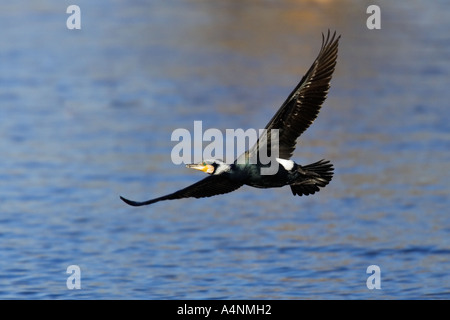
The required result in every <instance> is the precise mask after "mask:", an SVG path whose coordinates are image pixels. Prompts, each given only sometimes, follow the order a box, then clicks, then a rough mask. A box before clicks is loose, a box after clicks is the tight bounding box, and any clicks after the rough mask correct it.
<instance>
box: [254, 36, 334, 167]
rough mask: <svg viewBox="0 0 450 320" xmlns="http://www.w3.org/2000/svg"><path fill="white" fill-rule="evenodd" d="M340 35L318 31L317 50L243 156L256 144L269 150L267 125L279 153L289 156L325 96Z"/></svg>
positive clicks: (285, 156) (312, 119)
mask: <svg viewBox="0 0 450 320" xmlns="http://www.w3.org/2000/svg"><path fill="white" fill-rule="evenodd" d="M339 39H340V36H338V37H336V32H334V34H333V35H332V36H331V37H330V31H328V34H327V37H326V39H325V35H323V34H322V47H321V49H320V52H319V54H318V56H317V58H316V60H315V61H314V63H313V64H312V66H311V67H310V68H309V70H308V72H307V73H306V74H305V75H304V76H303V78H302V79H301V81H300V82H299V84H298V85H297V86H296V87H295V89H294V90H293V91H292V92H291V94H290V95H289V96H288V98H287V99H286V101H284V103H283V104H282V105H281V107H280V109H279V110H278V111H277V113H276V114H275V115H274V116H273V118H272V119H271V120H270V121H269V123H268V124H267V125H266V127H265V129H266V132H265V135H266V136H265V137H263V138H262V139H261V137H260V139H259V140H258V142H257V143H256V144H255V146H253V147H252V148H251V149H250V151H249V152H247V154H246V156H247V157H248V156H249V154H250V155H251V156H254V154H255V153H256V152H258V151H259V149H260V148H262V147H265V148H267V149H266V150H271V149H270V147H271V145H270V143H271V139H270V133H271V131H270V130H271V129H278V130H279V131H278V133H279V137H278V138H279V140H278V141H279V151H278V152H279V157H280V158H282V159H289V158H290V157H291V156H292V154H293V152H294V150H295V146H296V143H297V138H298V137H299V136H300V135H301V134H302V133H303V132H304V131H305V130H306V129H308V127H309V126H310V125H311V124H312V123H313V121H314V120H315V119H316V118H317V115H318V114H319V111H320V108H321V107H322V104H323V102H324V101H325V99H326V97H327V93H328V90H329V88H330V80H331V77H332V74H333V72H334V68H335V66H336V59H337V52H338V43H339Z"/></svg>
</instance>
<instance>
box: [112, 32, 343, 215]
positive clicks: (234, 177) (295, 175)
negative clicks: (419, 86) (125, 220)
mask: <svg viewBox="0 0 450 320" xmlns="http://www.w3.org/2000/svg"><path fill="white" fill-rule="evenodd" d="M339 39H340V36H338V37H336V32H334V34H333V35H332V36H330V31H328V34H327V37H326V38H325V36H324V34H322V47H321V49H320V52H319V54H318V56H317V58H316V60H315V61H314V63H313V64H312V66H311V67H310V68H309V70H308V72H307V73H306V74H305V75H304V76H303V78H302V79H301V81H300V83H299V84H298V85H297V86H296V87H295V89H294V90H293V91H292V92H291V94H290V95H289V96H288V98H287V99H286V101H285V102H284V103H283V104H282V106H281V107H280V109H279V110H278V112H277V113H276V114H275V115H274V117H273V118H272V119H271V120H270V121H269V123H268V124H267V125H266V128H265V129H267V130H266V131H265V133H264V134H263V135H261V136H260V137H259V139H258V141H257V142H256V144H255V145H254V146H253V147H252V148H250V149H249V150H247V151H246V152H245V153H244V154H242V155H241V156H239V157H238V158H237V159H236V160H235V161H234V163H233V164H226V163H224V162H222V161H220V160H205V161H204V162H202V163H199V164H188V165H187V167H188V168H192V169H197V170H200V171H203V172H205V173H208V174H209V176H208V177H206V178H205V179H203V180H200V181H199V182H197V183H195V184H193V185H191V186H189V187H186V188H184V189H181V190H179V191H177V192H174V193H171V194H169V195H165V196H162V197H159V198H155V199H151V200H147V201H143V202H136V201H131V200H128V199H125V198H123V197H120V198H121V199H122V200H123V201H125V202H126V203H127V204H129V205H131V206H143V205H148V204H152V203H155V202H158V201H163V200H174V199H182V198H190V197H194V198H204V197H211V196H215V195H219V194H224V193H228V192H231V191H234V190H236V189H238V188H240V187H241V186H243V185H249V186H252V187H256V188H275V187H282V186H285V185H289V186H290V187H291V190H292V194H293V195H294V196H295V195H299V196H301V195H310V194H314V193H315V192H317V191H319V190H320V189H319V188H320V187H322V188H323V187H325V186H326V185H327V184H328V183H329V182H330V181H331V179H332V177H333V165H332V164H331V163H330V162H329V161H326V160H320V161H318V162H315V163H312V164H309V165H306V166H301V165H299V164H297V163H295V162H294V161H292V160H290V158H291V156H292V154H293V152H294V149H295V146H296V142H297V138H298V137H299V136H300V135H301V134H302V133H303V132H304V131H305V130H306V129H307V128H308V127H309V126H310V125H311V124H312V123H313V121H314V120H315V119H316V117H317V115H318V113H319V111H320V108H321V106H322V103H323V102H324V101H325V98H326V96H327V93H328V90H329V88H330V80H331V76H332V74H333V71H334V68H335V66H336V59H337V52H338V42H339ZM271 129H278V155H279V157H278V158H276V161H277V162H278V164H277V171H276V173H275V174H269V175H263V174H261V169H262V168H266V167H267V166H268V165H264V164H262V163H261V161H260V158H259V156H258V155H259V153H258V152H259V150H260V149H261V148H268V149H269V150H271V149H270V147H271V143H270V142H271V141H272V139H271V132H272V131H271ZM268 149H265V150H268ZM250 159H257V161H249V160H250Z"/></svg>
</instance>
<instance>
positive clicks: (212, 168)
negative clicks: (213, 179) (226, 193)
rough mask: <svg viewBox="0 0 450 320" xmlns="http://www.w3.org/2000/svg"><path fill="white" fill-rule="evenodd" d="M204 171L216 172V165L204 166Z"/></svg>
mask: <svg viewBox="0 0 450 320" xmlns="http://www.w3.org/2000/svg"><path fill="white" fill-rule="evenodd" d="M202 171H203V172H206V173H209V174H211V173H213V172H214V166H212V165H210V164H207V165H205V166H204V167H203V170H202Z"/></svg>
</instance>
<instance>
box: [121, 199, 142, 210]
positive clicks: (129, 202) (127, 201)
mask: <svg viewBox="0 0 450 320" xmlns="http://www.w3.org/2000/svg"><path fill="white" fill-rule="evenodd" d="M120 199H121V200H122V201H123V202H125V203H126V204H128V205H130V206H133V207H138V206H140V205H141V204H140V203H139V202H136V201H132V200H128V199H127V198H124V197H122V196H120Z"/></svg>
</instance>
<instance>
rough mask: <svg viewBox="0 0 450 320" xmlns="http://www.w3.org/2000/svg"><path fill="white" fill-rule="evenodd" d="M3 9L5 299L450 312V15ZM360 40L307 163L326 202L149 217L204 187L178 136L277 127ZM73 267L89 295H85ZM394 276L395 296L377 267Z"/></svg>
mask: <svg viewBox="0 0 450 320" xmlns="http://www.w3.org/2000/svg"><path fill="white" fill-rule="evenodd" d="M77 4H78V5H79V6H80V8H81V15H82V29H81V30H78V31H76V30H72V31H71V30H68V29H67V28H66V25H65V23H66V19H67V17H68V14H66V13H65V11H66V8H67V6H68V5H69V3H64V2H63V3H61V2H60V1H50V0H48V1H39V2H36V3H33V4H30V3H29V2H26V1H15V2H11V3H9V4H0V29H1V30H2V32H1V34H0V40H1V41H0V105H1V107H0V154H1V161H0V298H2V299H10V298H30V299H41V298H46V299H51V298H59V299H68V298H70V299H72V298H75V299H77V298H83V299H107V298H112V299H131V298H133V299H134V298H137V299H212V298H218V299H299V298H300V299H310V298H318V299H348V298H350V299H370V298H377V299H386V298H394V299H415V298H425V299H429V298H433V299H434V298H446V299H448V298H449V297H450V280H449V279H450V278H449V277H448V272H449V266H450V264H449V256H450V241H449V231H450V221H449V209H448V208H449V206H450V198H449V193H450V186H449V178H450V175H449V172H450V152H449V150H450V124H449V123H450V121H449V117H448V114H449V112H448V107H449V102H448V101H449V100H450V93H449V91H448V88H447V87H448V79H449V75H450V65H449V63H448V61H449V58H450V36H449V33H448V30H449V29H450V28H449V27H450V22H449V21H450V19H448V12H449V10H450V6H449V4H448V3H447V2H444V1H433V2H429V1H428V2H427V1H419V0H415V1H408V2H407V3H406V2H405V3H397V4H393V3H391V2H388V1H378V5H379V6H380V8H381V14H382V15H381V18H382V25H381V26H382V28H381V30H368V29H367V28H366V19H367V17H368V15H367V14H366V8H367V6H368V4H364V3H362V2H361V1H356V0H355V1H350V0H349V1H342V2H341V1H335V2H334V1H312V0H311V1H282V2H280V3H276V4H275V3H274V2H272V1H239V2H235V1H229V2H227V1H181V0H178V1H171V2H170V3H168V2H163V1H160V2H152V4H147V3H145V2H141V1H130V2H122V1H95V4H94V3H93V2H92V1H90V2H89V1H77ZM328 28H330V29H332V30H334V29H336V30H338V32H339V33H340V34H342V39H341V43H340V51H339V58H338V65H337V69H336V72H335V75H334V78H333V81H332V87H331V91H330V94H329V98H328V99H327V101H326V103H325V105H324V107H323V109H322V111H321V113H320V115H319V117H318V119H317V121H316V122H315V123H314V125H313V126H312V127H311V128H310V129H309V130H308V131H307V132H306V133H305V134H304V135H303V136H302V139H301V140H300V144H299V148H298V149H297V150H296V153H295V155H294V159H295V160H296V161H298V162H300V163H308V162H312V161H316V160H319V159H322V158H326V159H330V160H332V162H333V163H334V165H335V168H336V169H335V177H334V179H333V181H332V183H331V184H330V185H329V186H327V187H326V188H325V189H323V190H322V191H321V192H320V193H318V194H316V195H314V196H310V197H301V198H300V197H293V196H292V194H291V192H290V190H289V189H288V188H282V189H274V190H258V189H253V188H250V187H243V188H242V189H240V190H239V191H237V192H234V193H230V194H228V195H223V196H218V197H214V198H208V199H202V200H191V199H188V200H180V201H168V202H162V203H158V204H155V205H153V206H150V207H142V208H132V207H129V206H127V205H125V204H124V203H122V202H121V201H120V199H119V195H124V196H127V197H130V198H133V199H147V198H150V197H153V196H156V195H162V194H165V193H169V192H172V191H175V190H178V189H179V188H181V187H184V186H186V185H188V184H190V183H193V182H195V181H197V180H199V179H200V178H202V177H203V176H202V175H201V173H197V172H190V171H189V170H187V169H186V168H184V166H176V165H174V164H173V163H172V162H171V159H170V153H171V150H172V148H173V147H174V145H175V144H176V143H175V142H172V141H171V139H170V136H171V133H172V131H173V130H174V129H176V128H186V129H188V130H191V129H192V128H193V121H194V120H203V127H204V129H206V128H219V129H221V130H225V129H227V128H260V127H263V126H264V125H265V124H266V123H267V121H268V120H269V119H270V117H272V115H273V114H274V113H275V111H276V110H277V108H278V106H279V105H280V104H281V103H282V102H283V101H284V99H285V97H286V96H287V94H288V93H289V92H290V90H291V89H292V88H293V87H294V86H295V85H296V83H297V81H299V79H300V78H301V76H302V75H303V73H304V72H305V71H306V70H307V68H308V67H309V65H310V64H311V62H312V61H313V59H314V58H315V56H316V54H317V51H318V49H319V47H320V42H321V36H320V33H321V32H324V31H326V30H327V29H328ZM69 265H78V266H79V267H80V270H81V289H80V290H76V289H75V290H69V289H68V288H67V287H66V280H67V278H68V277H69V274H67V273H66V269H67V267H68V266H69ZM370 265H378V266H379V267H380V270H381V289H379V290H377V289H374V290H369V289H368V288H367V286H366V280H367V278H368V277H369V274H367V273H366V269H367V267H368V266H370Z"/></svg>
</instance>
